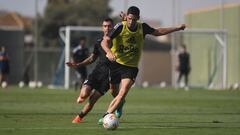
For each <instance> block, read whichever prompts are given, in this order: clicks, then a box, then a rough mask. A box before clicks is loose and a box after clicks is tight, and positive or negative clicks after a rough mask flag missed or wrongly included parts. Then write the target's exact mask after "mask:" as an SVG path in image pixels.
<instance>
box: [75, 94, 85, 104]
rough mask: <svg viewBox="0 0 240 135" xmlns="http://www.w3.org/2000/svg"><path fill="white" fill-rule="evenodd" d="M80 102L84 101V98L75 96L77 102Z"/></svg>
mask: <svg viewBox="0 0 240 135" xmlns="http://www.w3.org/2000/svg"><path fill="white" fill-rule="evenodd" d="M82 102H84V99H83V98H81V97H80V96H79V97H78V98H77V103H79V104H80V103H82Z"/></svg>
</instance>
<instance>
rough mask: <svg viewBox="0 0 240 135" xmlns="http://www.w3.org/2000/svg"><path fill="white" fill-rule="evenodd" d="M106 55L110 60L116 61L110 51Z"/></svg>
mask: <svg viewBox="0 0 240 135" xmlns="http://www.w3.org/2000/svg"><path fill="white" fill-rule="evenodd" d="M106 57H107V58H108V59H109V60H110V61H116V56H115V55H114V54H113V53H112V52H108V53H107V55H106Z"/></svg>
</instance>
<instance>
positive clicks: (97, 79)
mask: <svg viewBox="0 0 240 135" xmlns="http://www.w3.org/2000/svg"><path fill="white" fill-rule="evenodd" d="M84 85H89V86H90V87H92V88H93V89H95V90H96V91H98V92H99V93H101V94H102V95H104V94H105V93H106V92H107V91H108V89H109V68H108V66H105V65H97V66H96V67H95V68H94V70H93V71H92V73H91V74H89V75H88V78H87V80H86V81H85V82H84Z"/></svg>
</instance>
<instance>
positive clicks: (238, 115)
mask: <svg viewBox="0 0 240 135" xmlns="http://www.w3.org/2000/svg"><path fill="white" fill-rule="evenodd" d="M78 93H79V92H75V91H73V90H48V89H46V88H41V89H29V88H22V89H20V88H16V87H9V88H7V89H0V135H112V134H114V135H239V134H240V91H229V90H225V91H220V90H219V91H215V90H212V91H209V90H203V89H194V90H190V91H187V92H186V91H184V90H174V89H157V88H154V89H153V88H152V89H151V88H148V89H137V88H133V89H131V90H130V92H129V94H128V97H127V99H126V101H127V102H126V104H125V106H124V114H123V116H122V118H121V119H120V126H119V128H118V129H117V130H115V131H108V130H105V129H103V127H102V126H99V125H97V121H98V118H100V117H101V115H102V113H103V112H104V111H106V109H107V106H108V104H109V103H110V101H111V99H112V97H111V96H110V95H109V93H107V94H106V95H105V96H104V97H102V98H101V99H100V100H99V101H98V102H97V104H96V105H95V107H94V108H93V110H92V111H91V112H90V114H89V115H87V116H86V117H85V119H84V120H83V123H80V124H72V123H71V120H72V119H73V118H74V117H75V116H76V113H77V112H78V111H79V110H80V109H81V107H82V105H79V104H77V103H76V102H75V100H76V98H77V96H78Z"/></svg>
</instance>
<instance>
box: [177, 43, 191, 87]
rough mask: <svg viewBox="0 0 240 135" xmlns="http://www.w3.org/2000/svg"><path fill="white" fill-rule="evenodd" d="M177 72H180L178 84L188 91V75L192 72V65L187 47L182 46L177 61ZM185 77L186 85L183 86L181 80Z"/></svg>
mask: <svg viewBox="0 0 240 135" xmlns="http://www.w3.org/2000/svg"><path fill="white" fill-rule="evenodd" d="M177 71H178V72H179V75H178V80H177V84H178V86H180V87H184V86H185V88H186V89H188V75H189V73H190V71H191V65H190V54H189V53H188V52H187V48H186V45H181V46H180V52H179V54H178V61H177ZM183 76H184V85H183V86H181V84H180V82H181V78H182V77H183Z"/></svg>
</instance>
